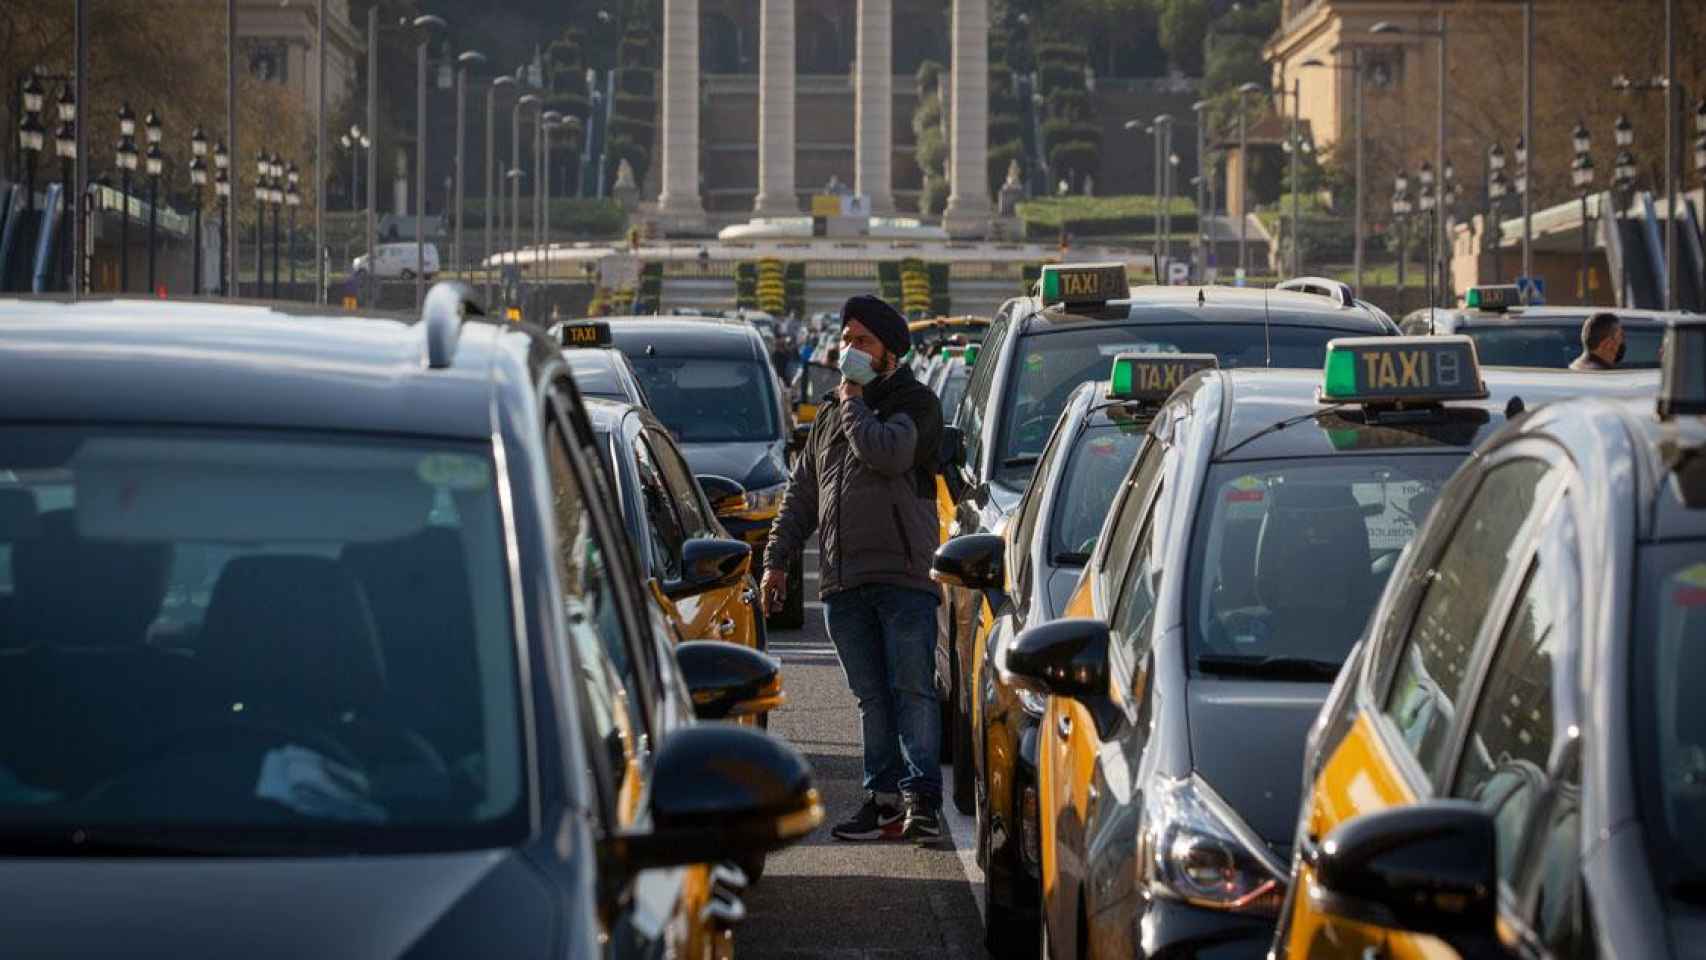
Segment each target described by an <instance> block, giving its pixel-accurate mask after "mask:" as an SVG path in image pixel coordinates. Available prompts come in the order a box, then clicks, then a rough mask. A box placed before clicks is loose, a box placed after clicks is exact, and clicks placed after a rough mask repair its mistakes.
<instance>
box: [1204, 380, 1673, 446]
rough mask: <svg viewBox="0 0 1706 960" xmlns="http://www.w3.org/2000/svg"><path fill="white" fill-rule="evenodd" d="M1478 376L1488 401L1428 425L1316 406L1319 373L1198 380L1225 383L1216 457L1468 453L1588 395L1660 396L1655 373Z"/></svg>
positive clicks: (1458, 405) (1465, 405)
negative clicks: (1517, 419) (1512, 422)
mask: <svg viewBox="0 0 1706 960" xmlns="http://www.w3.org/2000/svg"><path fill="white" fill-rule="evenodd" d="M1481 374H1482V379H1483V380H1484V381H1485V382H1486V385H1487V392H1488V396H1487V398H1486V399H1484V400H1464V401H1452V402H1450V403H1448V404H1445V405H1444V406H1445V409H1446V411H1447V414H1446V416H1444V417H1439V418H1434V419H1432V420H1431V421H1412V422H1406V421H1404V420H1403V419H1401V418H1392V417H1388V418H1386V422H1384V423H1370V422H1369V419H1368V417H1367V416H1366V414H1365V413H1364V411H1363V409H1362V408H1361V407H1358V406H1356V405H1343V404H1341V405H1334V404H1324V403H1321V402H1320V401H1318V400H1317V399H1316V390H1317V389H1318V388H1319V387H1320V386H1321V374H1320V373H1319V372H1317V371H1314V370H1281V369H1266V368H1261V367H1248V368H1239V369H1233V370H1218V371H1217V370H1210V371H1204V372H1203V373H1201V374H1198V376H1199V377H1219V378H1221V382H1222V384H1223V385H1224V386H1223V391H1224V392H1223V395H1222V401H1221V403H1222V409H1223V412H1224V413H1223V424H1222V426H1221V429H1220V431H1219V436H1218V437H1217V439H1216V443H1215V456H1214V459H1216V460H1262V459H1267V458H1272V457H1311V456H1330V455H1336V454H1344V453H1354V452H1363V453H1368V452H1383V453H1392V452H1396V451H1400V450H1402V451H1408V452H1413V453H1437V452H1443V451H1446V450H1453V449H1455V450H1459V451H1462V452H1465V453H1467V452H1468V451H1469V450H1472V449H1474V448H1475V447H1476V446H1477V445H1478V444H1480V443H1481V441H1483V440H1485V439H1487V438H1488V437H1490V436H1492V435H1493V434H1494V433H1495V432H1496V431H1497V430H1498V429H1499V428H1500V427H1501V426H1503V425H1504V423H1505V420H1506V417H1507V413H1511V414H1514V413H1516V412H1519V411H1520V410H1531V409H1534V408H1536V407H1539V406H1541V405H1543V404H1548V403H1555V402H1558V401H1562V400H1568V399H1571V398H1573V397H1579V396H1582V395H1583V394H1584V393H1588V394H1590V395H1598V396H1602V397H1607V398H1617V397H1632V396H1643V395H1645V396H1656V395H1657V392H1658V376H1657V373H1656V372H1655V371H1644V372H1641V371H1631V372H1629V373H1627V374H1618V375H1614V376H1611V377H1606V378H1600V377H1595V376H1591V375H1589V374H1582V373H1571V372H1568V371H1561V370H1559V371H1552V370H1539V369H1534V370H1527V369H1525V370H1513V369H1508V368H1502V367H1489V368H1483V369H1482V371H1481ZM1181 389H1183V388H1181ZM1516 398H1520V399H1521V405H1520V406H1513V405H1512V403H1513V400H1514V399H1516ZM1649 402H1650V401H1649ZM1315 414H1321V416H1315ZM1299 418H1301V419H1299ZM1282 422H1284V423H1287V426H1286V427H1285V428H1283V429H1274V427H1275V425H1276V424H1279V423H1282Z"/></svg>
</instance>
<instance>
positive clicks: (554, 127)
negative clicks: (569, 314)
mask: <svg viewBox="0 0 1706 960" xmlns="http://www.w3.org/2000/svg"><path fill="white" fill-rule="evenodd" d="M539 120H540V131H539V139H540V141H541V144H542V148H541V156H540V159H539V186H540V193H541V194H542V196H541V198H540V200H539V237H540V241H539V255H540V256H541V257H543V258H544V263H543V270H541V274H542V279H543V281H544V282H546V283H549V282H550V280H551V137H552V136H553V135H554V134H555V133H556V132H557V131H558V130H560V129H562V128H563V127H564V126H565V125H566V124H565V121H564V118H563V115H562V114H560V113H558V112H557V111H555V110H547V111H545V112H544V113H543V114H540V117H539Z"/></svg>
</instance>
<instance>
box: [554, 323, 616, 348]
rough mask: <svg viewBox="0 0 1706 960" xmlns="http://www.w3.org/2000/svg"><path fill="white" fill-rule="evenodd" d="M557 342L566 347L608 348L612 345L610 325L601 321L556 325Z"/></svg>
mask: <svg viewBox="0 0 1706 960" xmlns="http://www.w3.org/2000/svg"><path fill="white" fill-rule="evenodd" d="M557 342H558V343H560V344H562V345H563V346H564V347H565V348H567V347H608V346H610V344H611V343H612V339H611V336H610V324H608V323H606V322H604V321H603V320H587V321H584V322H579V323H560V324H558V325H557Z"/></svg>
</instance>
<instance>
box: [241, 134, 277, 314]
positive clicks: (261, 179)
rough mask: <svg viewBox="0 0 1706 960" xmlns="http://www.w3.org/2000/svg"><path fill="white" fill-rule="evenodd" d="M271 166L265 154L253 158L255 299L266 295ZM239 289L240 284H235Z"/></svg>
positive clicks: (264, 152) (263, 151) (261, 153)
mask: <svg viewBox="0 0 1706 960" xmlns="http://www.w3.org/2000/svg"><path fill="white" fill-rule="evenodd" d="M271 172H272V164H271V163H269V162H268V161H267V152H266V151H265V150H262V151H261V152H260V154H259V155H258V156H256V157H255V298H256V299H257V300H258V299H260V298H262V297H265V296H266V295H267V286H266V284H267V252H266V251H267V235H266V228H267V203H268V201H270V200H271V199H272V187H271V185H270V184H269V183H268V182H267V180H268V175H269V174H270V173H271ZM237 285H238V286H239V287H241V286H242V284H241V283H240V282H239V283H238V284H237Z"/></svg>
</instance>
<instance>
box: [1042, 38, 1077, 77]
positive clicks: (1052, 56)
mask: <svg viewBox="0 0 1706 960" xmlns="http://www.w3.org/2000/svg"><path fill="white" fill-rule="evenodd" d="M1035 56H1036V59H1037V64H1038V65H1039V66H1048V65H1049V64H1065V65H1066V66H1070V67H1073V68H1075V69H1077V70H1080V71H1082V70H1083V68H1084V63H1085V61H1086V60H1087V59H1088V58H1089V53H1088V52H1087V51H1086V50H1085V48H1084V45H1083V44H1081V43H1063V42H1059V41H1055V42H1052V43H1039V44H1037V46H1036V53H1035Z"/></svg>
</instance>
